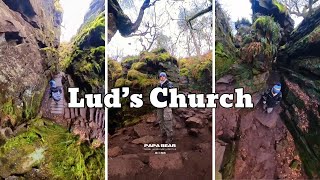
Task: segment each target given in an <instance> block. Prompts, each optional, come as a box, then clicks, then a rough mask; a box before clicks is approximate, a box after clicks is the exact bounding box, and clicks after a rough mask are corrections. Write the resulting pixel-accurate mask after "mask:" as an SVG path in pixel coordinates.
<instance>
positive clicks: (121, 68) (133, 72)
mask: <svg viewBox="0 0 320 180" xmlns="http://www.w3.org/2000/svg"><path fill="white" fill-rule="evenodd" d="M108 68H109V71H108V75H109V77H108V79H109V81H108V82H109V87H108V88H109V89H112V88H121V87H129V88H130V93H131V94H142V95H143V102H144V105H143V107H141V108H138V109H137V108H130V106H129V105H130V104H129V103H130V101H129V99H128V98H124V99H122V100H121V103H122V109H109V129H111V131H113V130H114V129H115V128H116V127H121V126H128V125H132V124H134V123H137V122H139V118H137V117H140V116H141V115H144V114H146V113H148V112H150V111H152V110H154V107H153V106H152V105H151V103H150V98H149V96H150V92H151V90H152V89H153V88H155V87H157V85H158V84H159V77H158V76H159V73H160V72H166V74H167V76H168V79H169V80H170V81H171V82H172V83H173V85H174V87H177V88H178V87H179V67H178V61H177V59H176V58H174V57H173V56H171V55H170V54H169V53H168V52H167V51H166V50H165V49H155V50H153V51H151V52H142V53H141V54H140V55H139V56H130V57H127V58H125V59H124V60H123V61H121V62H117V61H114V60H110V59H109V61H108Z"/></svg>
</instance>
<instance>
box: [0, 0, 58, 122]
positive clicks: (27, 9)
mask: <svg viewBox="0 0 320 180" xmlns="http://www.w3.org/2000/svg"><path fill="white" fill-rule="evenodd" d="M58 3H59V2H58V1H57V2H55V1H54V0H48V1H39V0H25V1H23V2H20V1H17V0H10V1H9V0H4V1H0V17H1V18H0V37H1V38H0V39H1V40H0V55H1V62H0V122H1V123H3V122H4V121H7V120H8V119H10V121H12V122H15V123H14V124H15V125H19V124H20V123H22V120H23V121H25V120H27V119H29V118H30V117H33V116H34V114H37V113H38V110H39V104H40V102H41V99H42V96H43V93H44V89H45V87H46V85H47V82H48V80H49V78H50V75H51V74H53V73H54V70H55V68H56V65H55V62H57V61H58V57H57V56H56V55H55V52H56V48H57V47H58V45H59V39H60V24H61V20H62V12H60V11H58V10H57V9H56V6H55V5H56V4H58ZM8 109H11V110H10V111H8Z"/></svg>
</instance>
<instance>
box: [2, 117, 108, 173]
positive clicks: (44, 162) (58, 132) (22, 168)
mask: <svg viewBox="0 0 320 180" xmlns="http://www.w3.org/2000/svg"><path fill="white" fill-rule="evenodd" d="M40 150H41V151H40ZM38 155H40V158H39V160H40V162H41V163H39V162H37V167H38V169H39V172H40V173H41V174H45V177H46V178H48V179H100V178H102V179H103V178H104V177H105V174H104V148H100V149H93V148H91V147H90V146H89V145H86V144H83V143H79V141H78V139H77V137H76V136H73V135H72V134H70V133H69V132H67V131H66V130H65V129H63V128H62V127H60V126H58V125H55V124H53V123H52V122H49V121H46V120H41V119H37V120H33V121H31V123H30V124H29V126H28V131H27V132H25V133H23V134H20V135H18V136H16V137H14V138H12V139H10V140H8V141H7V142H6V144H5V145H4V146H3V147H2V148H1V151H0V164H3V162H6V163H5V165H4V166H0V176H1V175H4V174H5V175H11V174H16V173H19V172H28V171H30V170H31V169H32V167H34V166H35V164H31V163H30V164H29V162H30V160H31V159H29V158H28V157H35V158H36V159H37V156H38ZM41 155H43V158H41ZM31 162H33V161H31ZM26 164H27V165H28V166H26Z"/></svg>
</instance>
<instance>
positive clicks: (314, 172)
mask: <svg viewBox="0 0 320 180" xmlns="http://www.w3.org/2000/svg"><path fill="white" fill-rule="evenodd" d="M319 26H320V9H319V10H317V11H316V12H315V13H314V14H313V15H312V16H310V17H307V18H306V19H304V20H303V22H302V23H301V24H300V26H299V27H298V28H297V29H296V31H295V32H293V33H292V34H291V36H290V41H289V42H288V43H287V44H286V45H285V46H284V47H283V48H282V49H281V51H280V53H279V56H278V57H277V66H278V68H279V69H280V70H281V73H282V76H283V78H282V83H283V84H284V100H285V101H284V104H283V107H284V109H285V111H284V112H283V113H282V117H283V119H284V120H285V122H286V125H287V127H288V129H289V130H290V133H291V134H292V136H293V137H294V140H295V143H296V146H297V148H298V150H299V155H300V157H301V159H302V162H303V167H304V170H305V172H306V173H307V174H308V175H309V177H310V178H314V179H319V177H320V153H319V152H320V149H319V147H320V141H319V139H320V135H319V134H320V126H319V122H320V108H319V107H320V106H319V102H320V81H319V79H320V74H319V69H320V66H319V62H320V61H319V59H320V53H319V48H320V30H319Z"/></svg>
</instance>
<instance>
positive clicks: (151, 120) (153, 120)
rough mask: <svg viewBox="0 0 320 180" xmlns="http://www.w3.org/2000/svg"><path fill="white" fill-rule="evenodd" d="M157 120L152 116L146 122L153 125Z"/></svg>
mask: <svg viewBox="0 0 320 180" xmlns="http://www.w3.org/2000/svg"><path fill="white" fill-rule="evenodd" d="M156 120H157V119H156V117H155V116H150V117H148V119H147V120H146V122H147V123H150V124H152V123H154V122H155V121H156Z"/></svg>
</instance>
